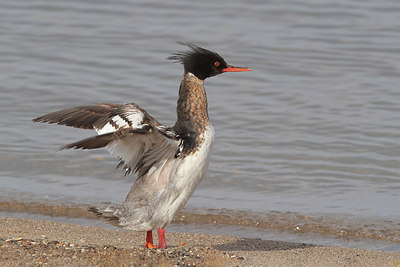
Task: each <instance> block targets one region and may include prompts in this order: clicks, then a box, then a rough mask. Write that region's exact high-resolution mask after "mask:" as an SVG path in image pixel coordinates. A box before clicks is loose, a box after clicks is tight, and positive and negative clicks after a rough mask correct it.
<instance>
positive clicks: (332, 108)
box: [0, 0, 400, 220]
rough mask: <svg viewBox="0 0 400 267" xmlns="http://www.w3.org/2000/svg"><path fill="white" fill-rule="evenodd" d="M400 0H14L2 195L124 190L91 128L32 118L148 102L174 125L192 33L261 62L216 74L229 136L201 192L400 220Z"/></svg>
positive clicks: (217, 107)
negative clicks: (92, 145) (92, 143)
mask: <svg viewBox="0 0 400 267" xmlns="http://www.w3.org/2000/svg"><path fill="white" fill-rule="evenodd" d="M399 14H400V2H399V1H394V0H393V1H389V0H384V1H343V0H340V1H316V0H315V1H313V0H299V1H278V0H275V1H229V2H225V1H220V2H215V1H201V2H197V3H194V4H193V3H189V2H187V1H169V2H168V4H166V3H165V2H163V1H96V2H93V1H65V0H59V1H35V0H29V1H27V0H19V1H11V0H1V1H0V44H1V45H0V55H1V57H0V96H1V97H0V106H1V113H0V147H1V151H0V194H1V196H2V197H3V198H12V199H18V200H24V199H25V200H27V199H49V200H63V201H67V200H68V201H71V202H79V203H98V202H103V201H110V202H120V201H122V200H123V199H124V197H125V195H126V192H127V191H128V190H129V187H130V185H131V184H132V182H133V180H134V178H133V177H131V178H123V173H122V172H121V171H120V170H115V169H114V167H115V166H116V164H117V160H116V159H114V158H113V157H112V156H109V155H108V153H107V152H106V151H104V150H99V151H89V152H82V151H60V152H57V149H58V148H59V147H60V146H62V145H64V144H67V143H70V142H73V141H77V140H79V139H82V138H86V137H89V136H91V135H93V134H94V133H93V132H90V131H84V130H78V129H70V128H66V127H61V126H49V125H43V124H33V123H32V122H31V119H32V118H34V117H37V116H39V115H42V114H45V113H48V112H51V111H55V110H58V109H63V108H66V107H70V106H76V105H84V104H91V103H95V102H113V103H126V102H136V103H137V104H139V105H140V106H142V107H143V108H145V109H146V110H147V111H148V112H149V113H150V114H151V115H152V116H154V117H155V118H157V119H158V120H159V121H161V122H163V123H165V124H167V125H172V124H173V123H174V121H175V118H176V115H175V105H176V99H177V93H178V86H179V82H180V79H181V75H182V67H181V66H180V65H178V64H174V63H172V62H170V61H168V60H167V59H166V57H167V56H168V55H170V54H171V53H173V52H174V51H176V50H179V49H182V47H180V46H179V45H178V44H176V42H177V41H192V42H195V43H197V44H199V45H202V46H204V47H206V48H209V49H212V50H215V51H218V52H219V53H220V54H221V55H222V56H224V57H225V59H226V60H227V62H228V63H230V64H232V65H239V66H248V67H251V68H252V69H253V70H254V71H252V72H246V73H227V74H224V75H221V76H218V77H215V78H210V79H209V80H207V81H206V89H207V93H208V98H209V113H210V118H211V120H212V123H213V125H214V128H215V131H216V143H215V146H214V150H213V154H212V162H211V164H210V168H209V171H208V173H207V175H206V177H205V179H204V180H203V182H202V183H201V185H200V186H199V188H198V190H197V191H196V192H195V193H194V196H193V197H192V199H191V200H190V201H189V203H188V206H189V207H195V208H229V209H240V210H251V211H258V212H267V211H274V210H276V211H294V212H298V213H303V214H320V213H324V214H349V215H353V216H359V217H363V216H365V217H381V218H382V219H390V220H399V219H400V205H399V203H400V143H399V142H400V141H399V140H400V120H399V118H400V116H399V114H400V87H399V85H400V78H399V77H400V48H399V43H400V15H399Z"/></svg>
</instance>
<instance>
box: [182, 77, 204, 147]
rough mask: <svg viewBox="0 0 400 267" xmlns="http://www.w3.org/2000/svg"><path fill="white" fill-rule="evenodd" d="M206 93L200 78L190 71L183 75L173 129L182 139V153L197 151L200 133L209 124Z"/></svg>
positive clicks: (199, 143) (200, 142)
mask: <svg viewBox="0 0 400 267" xmlns="http://www.w3.org/2000/svg"><path fill="white" fill-rule="evenodd" d="M207 108H208V104H207V95H206V91H205V89H204V86H203V80H200V79H199V78H197V77H196V76H195V75H193V74H192V73H190V72H186V73H185V74H184V75H183V79H182V82H181V85H180V88H179V99H178V104H177V115H178V119H177V122H176V124H175V126H174V130H175V131H176V132H177V134H178V135H179V137H180V138H181V139H182V140H183V146H184V148H183V151H182V152H183V153H182V155H188V154H191V153H193V152H195V151H197V149H198V147H199V146H200V145H201V144H202V142H203V140H202V138H201V136H202V133H203V132H204V131H205V130H206V128H207V126H208V125H209V120H208V111H207Z"/></svg>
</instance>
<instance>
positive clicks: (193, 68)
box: [168, 42, 228, 80]
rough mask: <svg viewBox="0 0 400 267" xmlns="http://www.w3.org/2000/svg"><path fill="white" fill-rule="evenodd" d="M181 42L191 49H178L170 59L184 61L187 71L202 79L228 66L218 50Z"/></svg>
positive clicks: (220, 71)
mask: <svg viewBox="0 0 400 267" xmlns="http://www.w3.org/2000/svg"><path fill="white" fill-rule="evenodd" d="M179 44H181V45H184V46H187V47H188V48H189V50H186V51H178V52H176V53H175V54H173V55H172V56H170V57H168V59H170V60H174V61H176V62H180V63H182V64H183V66H184V67H185V71H186V72H191V73H193V74H194V75H195V76H196V77H197V78H199V79H201V80H204V79H206V78H208V77H211V76H215V75H218V74H220V73H222V72H223V69H225V68H227V67H228V64H227V63H226V62H225V60H224V59H223V58H222V57H221V56H220V55H218V53H216V52H212V51H210V50H207V49H204V48H202V47H200V46H197V45H195V44H192V43H182V42H180V43H179Z"/></svg>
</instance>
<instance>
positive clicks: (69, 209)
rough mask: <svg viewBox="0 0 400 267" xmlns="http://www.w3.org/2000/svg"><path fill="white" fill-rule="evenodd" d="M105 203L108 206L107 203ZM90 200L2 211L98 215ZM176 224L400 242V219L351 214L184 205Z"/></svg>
mask: <svg viewBox="0 0 400 267" xmlns="http://www.w3.org/2000/svg"><path fill="white" fill-rule="evenodd" d="M104 206H107V204H105V205H104ZM88 207H89V206H88V205H87V204H76V203H75V204H68V203H63V204H61V203H54V202H52V203H51V204H50V203H49V202H48V201H37V202H32V201H30V202H17V201H13V200H4V199H3V200H2V201H0V211H6V212H19V213H24V212H26V213H33V214H41V215H46V216H50V217H69V218H86V219H96V216H94V215H93V214H92V213H90V212H88V211H87V208H88ZM172 223H173V224H200V225H212V224H218V225H225V226H246V227H252V228H258V229H269V230H278V231H285V232H290V233H294V234H303V233H314V234H320V235H328V236H331V237H337V238H341V239H357V238H368V239H375V240H383V241H388V242H396V243H400V231H399V230H398V229H399V228H400V223H399V222H398V221H393V220H388V219H385V220H382V219H379V218H377V219H371V218H369V219H367V218H362V219H360V218H353V219H352V218H349V217H348V216H338V215H337V216H307V215H302V214H296V213H293V212H274V211H272V212H269V213H263V214H260V213H254V212H243V211H235V210H213V209H207V210H193V209H184V210H183V211H181V212H179V213H178V214H177V215H175V217H174V219H173V221H172Z"/></svg>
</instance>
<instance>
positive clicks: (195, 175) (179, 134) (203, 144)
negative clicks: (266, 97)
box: [33, 43, 251, 249]
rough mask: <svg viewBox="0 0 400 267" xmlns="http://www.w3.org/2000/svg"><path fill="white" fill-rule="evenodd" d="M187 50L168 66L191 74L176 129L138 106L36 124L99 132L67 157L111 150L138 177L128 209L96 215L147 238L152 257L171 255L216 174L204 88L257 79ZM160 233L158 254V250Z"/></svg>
mask: <svg viewBox="0 0 400 267" xmlns="http://www.w3.org/2000/svg"><path fill="white" fill-rule="evenodd" d="M179 44H181V45H183V46H185V50H180V51H177V52H175V53H173V54H172V55H171V56H170V57H168V58H167V59H169V60H172V61H174V62H177V63H181V64H183V68H184V74H183V78H182V81H181V83H180V87H179V97H178V101H177V108H176V113H177V120H176V123H175V125H174V126H172V127H167V126H164V125H162V124H161V123H160V122H158V121H157V120H156V119H154V118H153V117H152V116H150V115H149V114H148V113H147V112H146V111H145V110H144V109H143V108H141V107H140V106H139V105H137V104H135V103H128V104H109V103H97V104H93V105H86V106H77V107H72V108H67V109H64V110H60V111H55V112H52V113H49V114H46V115H43V116H40V117H37V118H35V119H33V122H43V123H49V124H59V125H65V126H70V127H75V128H82V129H93V130H95V131H96V132H97V135H95V136H93V137H89V138H87V139H84V140H81V141H78V142H74V143H71V144H67V145H65V146H63V147H62V148H61V149H72V148H73V149H97V148H103V147H105V148H106V149H107V150H108V151H109V152H110V153H111V154H112V155H114V156H117V157H118V159H119V160H120V162H119V164H118V166H119V167H120V166H123V168H124V170H125V175H127V174H130V173H133V174H135V175H136V180H135V182H134V183H133V185H132V187H131V189H130V191H129V193H128V194H127V196H126V199H125V201H124V202H123V203H122V204H116V205H113V206H109V207H106V208H97V207H91V208H89V210H90V211H91V212H92V213H94V214H96V215H98V216H100V217H102V218H104V219H107V220H109V221H110V222H114V223H116V224H118V225H119V226H120V227H123V228H126V229H128V230H132V231H142V232H146V242H145V247H146V248H149V249H154V248H159V249H165V248H167V245H166V241H165V226H166V225H167V224H169V223H170V222H171V220H172V218H173V217H174V215H175V214H176V213H177V212H178V211H179V210H180V209H181V208H182V207H183V206H184V205H185V204H186V202H187V201H188V199H189V198H190V196H191V195H192V194H193V192H194V190H195V188H196V187H197V185H198V184H199V183H200V181H201V180H202V178H203V176H204V174H205V172H206V169H207V168H208V164H209V160H210V152H211V149H212V147H213V143H214V129H213V126H212V125H211V123H210V121H209V116H208V104H207V96H206V91H205V88H204V80H205V79H206V78H209V77H212V76H216V75H219V74H221V73H225V72H241V71H251V69H249V68H247V67H235V66H231V65H229V64H227V63H226V61H225V60H224V58H223V57H222V56H220V55H219V54H218V53H216V52H213V51H210V50H207V49H205V48H202V47H200V46H198V45H196V44H193V43H179ZM155 229H157V233H158V241H159V242H158V246H155V245H154V244H153V235H152V233H153V230H155Z"/></svg>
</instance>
